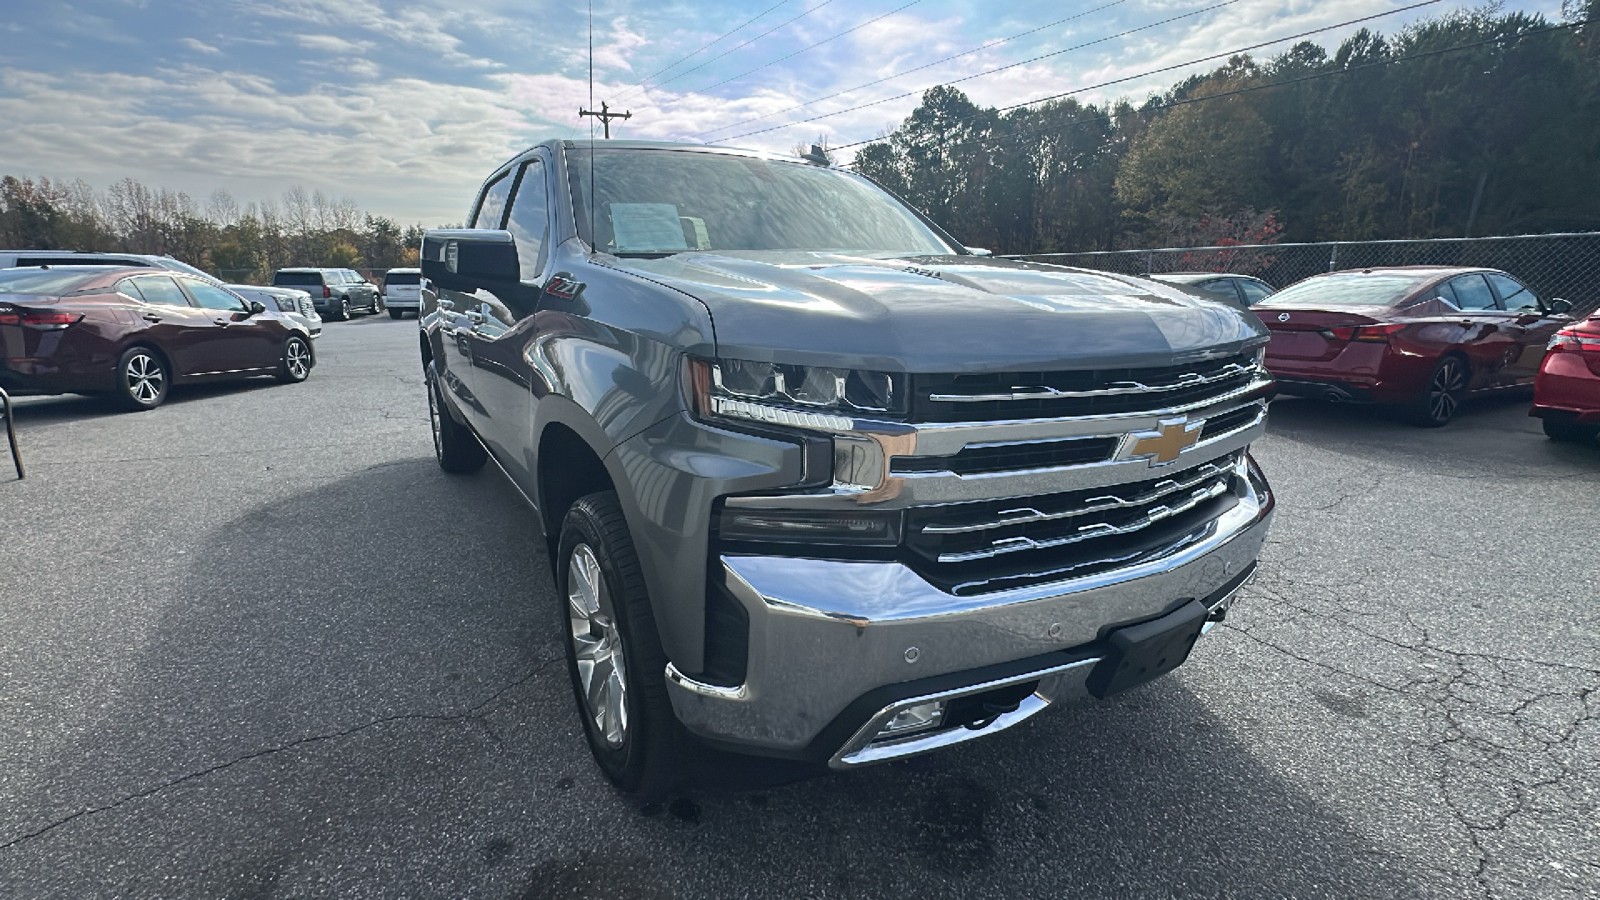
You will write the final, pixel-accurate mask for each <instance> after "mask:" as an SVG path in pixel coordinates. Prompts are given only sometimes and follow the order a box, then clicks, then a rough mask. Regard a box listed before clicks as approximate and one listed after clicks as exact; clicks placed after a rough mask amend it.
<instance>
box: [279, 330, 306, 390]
mask: <svg viewBox="0 0 1600 900" xmlns="http://www.w3.org/2000/svg"><path fill="white" fill-rule="evenodd" d="M309 377H311V345H310V344H309V343H307V342H306V339H305V338H303V337H301V336H300V335H298V334H291V335H289V339H288V340H287V341H284V342H283V356H282V358H280V359H279V360H278V380H279V381H280V382H282V383H284V384H299V383H300V382H302V381H305V380H306V379H307V378H309Z"/></svg>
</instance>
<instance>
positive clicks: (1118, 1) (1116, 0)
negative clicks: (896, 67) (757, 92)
mask: <svg viewBox="0 0 1600 900" xmlns="http://www.w3.org/2000/svg"><path fill="white" fill-rule="evenodd" d="M1127 2H1128V0H1111V2H1110V3H1107V4H1105V5H1104V6H1096V7H1095V8H1094V9H1091V10H1087V11H1085V12H1081V13H1078V14H1077V15H1074V16H1067V17H1066V18H1065V19H1057V20H1055V21H1054V22H1051V23H1049V24H1048V25H1040V26H1039V27H1038V28H1030V29H1028V30H1027V31H1022V32H1018V33H1017V34H1013V35H1011V36H1010V37H1004V38H1001V39H999V40H998V41H990V42H989V43H987V44H983V45H982V46H979V47H973V48H972V49H971V50H964V51H962V52H960V53H956V54H952V55H950V56H946V57H945V58H944V59H936V60H934V61H933V62H931V63H924V64H923V65H920V66H917V67H916V68H912V69H906V70H905V71H903V72H896V73H894V74H893V75H890V76H887V77H885V78H879V79H878V80H876V81H869V82H867V83H866V84H858V85H856V86H855V87H853V88H846V89H844V90H842V91H839V92H837V93H833V94H828V95H827V96H825V97H816V98H814V99H811V100H807V101H806V102H804V103H797V104H795V105H794V106H790V107H786V108H784V109H780V110H775V111H773V112H769V113H762V114H761V115H759V116H751V117H750V118H748V119H741V120H739V121H737V122H734V123H733V124H731V125H722V126H719V127H717V128H712V129H710V130H708V131H702V132H700V133H699V134H696V135H694V136H695V137H704V136H706V135H708V134H711V133H712V132H714V131H725V130H727V129H730V128H738V127H739V126H740V125H748V124H750V123H751V122H759V121H761V120H762V119H770V118H772V117H773V116H781V115H783V114H784V113H789V112H794V111H795V110H797V109H804V108H805V107H807V106H811V105H813V104H816V103H821V102H822V101H824V100H832V99H833V98H835V97H842V96H844V95H845V94H853V93H855V92H856V91H859V90H861V89H862V88H869V87H872V86H873V85H877V84H883V83H884V82H885V81H893V80H894V79H896V78H900V77H903V76H905V75H910V74H911V73H912V72H921V71H922V70H923V69H931V68H933V67H934V66H937V65H942V64H944V63H947V62H950V61H951V60H955V59H960V58H962V57H963V56H971V55H972V54H974V53H980V52H982V51H984V50H992V49H994V48H995V47H998V46H1000V45H1001V44H1006V43H1010V42H1011V41H1014V40H1016V39H1018V38H1024V37H1027V36H1028V35H1030V34H1037V33H1039V32H1041V31H1044V30H1046V29H1049V28H1054V27H1056V26H1057V25H1064V24H1066V23H1068V22H1071V21H1072V20H1073V19H1081V18H1083V17H1084V16H1088V15H1092V14H1094V13H1097V12H1100V11H1101V10H1105V9H1110V8H1111V7H1113V6H1121V5H1122V4H1124V3H1127Z"/></svg>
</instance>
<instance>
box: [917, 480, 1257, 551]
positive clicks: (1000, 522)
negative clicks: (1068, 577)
mask: <svg viewBox="0 0 1600 900" xmlns="http://www.w3.org/2000/svg"><path fill="white" fill-rule="evenodd" d="M1226 459H1227V461H1228V463H1229V464H1231V462H1232V457H1227V458H1226ZM1193 471H1194V472H1195V473H1196V474H1195V475H1194V476H1193V477H1189V478H1184V479H1182V480H1179V479H1177V478H1167V479H1163V480H1161V481H1158V482H1156V483H1155V484H1154V485H1153V486H1151V487H1150V488H1149V489H1147V490H1145V491H1144V492H1142V493H1140V494H1139V495H1137V496H1135V497H1133V498H1132V499H1124V498H1122V497H1120V496H1118V495H1116V494H1105V495H1102V496H1099V497H1090V498H1088V499H1087V500H1085V501H1083V502H1084V505H1082V506H1074V507H1072V508H1070V509H1062V510H1055V511H1052V512H1041V511H1039V510H1037V509H1035V508H1033V507H1031V506H1027V507H1021V508H1018V509H1003V510H1001V511H1000V513H999V516H1000V518H997V519H992V520H989V521H986V522H973V523H967V524H961V525H941V524H939V523H933V524H931V525H924V526H923V527H922V533H923V534H969V533H971V532H975V531H989V530H992V529H995V528H1005V527H1007V526H1011V525H1031V524H1033V523H1035V522H1053V521H1056V520H1057V519H1070V518H1073V517H1076V516H1087V515H1092V514H1094V513H1101V512H1108V511H1110V510H1114V509H1126V508H1128V507H1130V506H1144V505H1145V504H1147V503H1154V502H1155V501H1157V500H1160V499H1161V498H1162V497H1166V496H1169V495H1171V494H1176V493H1178V492H1179V491H1185V490H1189V489H1191V488H1196V487H1199V486H1200V485H1202V484H1204V483H1205V482H1207V481H1208V480H1210V479H1212V478H1215V477H1216V476H1218V475H1221V474H1223V473H1224V472H1226V471H1227V466H1226V465H1218V464H1216V463H1214V462H1212V463H1205V464H1204V465H1201V466H1199V467H1197V468H1196V469H1194V470H1193ZM1185 474H1187V473H1185ZM1014 513H1015V514H1016V515H1013V514H1014ZM941 561H944V560H943V557H941Z"/></svg>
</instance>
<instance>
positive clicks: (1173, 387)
mask: <svg viewBox="0 0 1600 900" xmlns="http://www.w3.org/2000/svg"><path fill="white" fill-rule="evenodd" d="M1260 372H1261V368H1260V367H1259V366H1249V367H1245V366H1241V365H1239V364H1238V363H1228V364H1227V365H1225V366H1223V367H1222V368H1221V369H1218V370H1217V371H1216V372H1213V373H1212V374H1210V375H1202V374H1200V373H1199V372H1185V373H1183V374H1182V375H1179V376H1178V382H1177V383H1176V384H1170V385H1147V384H1143V383H1141V382H1138V381H1114V382H1112V384H1116V385H1125V387H1109V388H1099V389H1096V390H1092V391H1062V390H1057V389H1056V388H1052V387H1035V388H1024V389H1021V390H1019V389H1017V388H1012V389H1011V391H1010V392H1009V393H1004V394H929V395H928V399H929V400H931V401H933V402H935V403H988V402H1001V403H1004V402H1010V401H1021V400H1064V399H1070V398H1075V397H1118V396H1124V395H1127V394H1155V393H1164V392H1166V391H1179V390H1183V389H1184V388H1191V387H1200V386H1202V385H1207V384H1215V383H1217V382H1219V381H1227V380H1228V379H1229V378H1237V377H1239V376H1240V375H1252V374H1260Z"/></svg>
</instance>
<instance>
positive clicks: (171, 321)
mask: <svg viewBox="0 0 1600 900" xmlns="http://www.w3.org/2000/svg"><path fill="white" fill-rule="evenodd" d="M127 281H128V283H129V284H130V285H132V286H133V288H134V289H135V290H136V291H137V292H138V294H139V297H140V298H141V299H142V300H143V301H144V303H143V305H142V306H141V307H140V308H139V309H138V310H137V311H136V312H135V314H136V315H137V316H138V317H139V318H140V319H141V320H143V322H144V323H145V327H144V328H143V329H142V330H141V331H140V332H139V334H140V337H142V338H144V339H146V340H148V341H149V342H150V343H153V344H155V345H156V347H157V348H158V349H159V350H161V351H162V352H163V353H165V354H166V355H167V359H168V360H170V361H171V362H172V367H173V369H174V370H176V374H178V375H200V374H203V373H205V372H209V371H212V370H211V369H210V368H209V366H210V365H211V348H210V347H209V344H210V343H211V342H212V341H213V340H216V339H217V338H219V337H221V334H222V329H220V328H218V327H217V326H216V324H215V323H213V322H212V319H213V316H212V315H211V311H210V310H205V309H200V308H198V307H196V306H195V305H194V304H192V303H190V302H189V296H188V295H187V294H185V293H184V292H183V289H182V288H180V287H178V283H177V281H175V280H173V277H172V276H171V275H135V276H133V277H132V278H129V279H127Z"/></svg>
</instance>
